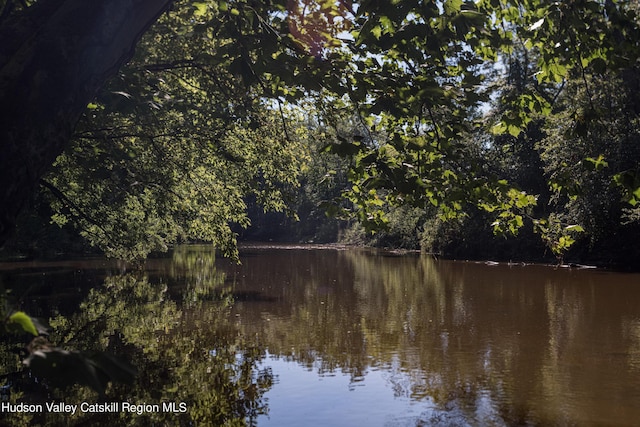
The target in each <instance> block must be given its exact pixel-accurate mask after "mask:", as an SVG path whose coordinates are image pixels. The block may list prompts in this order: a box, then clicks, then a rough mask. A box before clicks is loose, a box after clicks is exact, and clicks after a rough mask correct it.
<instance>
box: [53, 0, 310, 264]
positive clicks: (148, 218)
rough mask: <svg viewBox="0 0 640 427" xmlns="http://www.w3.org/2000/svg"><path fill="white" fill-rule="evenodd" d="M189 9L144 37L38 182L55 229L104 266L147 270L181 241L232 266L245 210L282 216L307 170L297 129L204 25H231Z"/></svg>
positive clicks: (217, 32)
mask: <svg viewBox="0 0 640 427" xmlns="http://www.w3.org/2000/svg"><path fill="white" fill-rule="evenodd" d="M187 5H188V3H183V4H182V6H181V7H177V8H176V10H175V11H174V12H172V13H169V14H168V15H166V16H164V17H163V18H162V19H161V21H160V22H159V23H158V24H157V25H156V26H155V27H154V29H153V30H152V31H151V32H149V33H148V34H146V36H145V38H144V39H143V40H142V41H141V43H140V46H139V49H138V54H137V56H136V57H135V58H134V59H133V60H132V61H131V62H130V63H129V64H128V65H127V67H125V68H124V69H123V70H121V72H120V74H119V76H118V78H117V79H114V80H112V81H111V82H110V83H109V85H108V86H107V87H106V88H105V89H104V90H103V91H102V92H101V93H100V94H99V96H98V97H97V99H96V100H95V101H94V102H93V103H92V104H90V105H89V107H88V111H87V114H86V116H85V118H84V119H83V120H82V122H81V123H80V124H79V127H78V129H77V130H76V136H75V138H74V141H73V143H72V146H71V147H70V148H69V149H68V150H67V151H65V153H64V154H63V155H62V156H60V157H59V158H58V159H57V160H56V163H55V164H54V169H53V171H52V173H51V174H50V175H49V176H48V177H47V178H46V181H45V182H44V186H45V187H46V188H45V190H47V191H49V195H50V196H52V197H51V198H52V199H53V201H52V206H53V207H54V209H55V214H54V215H53V220H54V221H55V222H56V223H57V224H59V225H61V226H62V225H65V224H67V223H68V222H70V221H73V222H74V224H75V225H76V226H78V227H79V228H80V230H81V233H82V235H83V236H84V237H85V238H86V239H87V240H88V241H89V242H90V243H91V244H92V245H94V246H99V247H100V248H101V249H102V250H103V251H105V253H106V254H107V255H109V256H113V257H118V258H122V259H139V258H144V257H146V255H147V254H148V253H150V252H151V251H166V250H167V247H168V246H169V245H171V244H173V243H175V242H178V241H184V240H187V239H189V240H201V241H213V242H216V244H217V245H218V246H219V247H221V248H222V249H223V250H224V251H225V253H227V254H230V255H235V254H236V249H235V236H234V233H233V232H232V229H231V224H233V223H235V224H238V225H239V226H241V227H247V226H248V225H249V218H248V217H247V214H246V198H247V197H249V196H251V197H254V198H255V199H256V200H257V202H258V204H259V205H260V206H262V207H263V208H264V209H265V210H267V209H268V210H275V211H283V210H286V209H287V207H286V204H285V202H286V200H287V198H288V197H289V195H288V194H287V192H288V191H290V189H292V188H295V186H296V185H297V174H298V173H299V170H300V168H301V167H302V165H303V164H304V162H305V156H304V152H303V150H302V148H301V146H300V141H299V135H298V129H297V124H296V122H295V118H294V117H286V118H285V117H284V116H281V114H280V112H278V110H277V109H276V108H275V107H274V106H273V105H272V104H269V103H268V102H267V101H264V100H263V99H262V96H263V92H264V90H263V89H261V88H259V87H257V86H255V85H249V84H247V83H245V82H244V81H243V76H242V73H241V72H240V71H238V70H235V69H234V63H235V62H236V61H238V60H239V59H241V55H240V54H239V53H237V54H234V53H233V52H232V51H231V50H230V48H231V45H232V41H231V40H230V39H229V37H230V36H231V35H230V34H226V33H224V32H222V30H221V29H219V28H211V27H210V26H207V25H204V24H203V20H204V19H205V18H206V19H210V20H220V21H221V22H225V20H230V19H232V18H231V17H230V16H229V15H228V14H224V13H222V12H220V11H218V12H216V11H213V10H208V9H207V10H208V12H207V13H206V14H203V13H200V12H199V11H200V10H201V9H196V11H195V12H194V11H193V10H191V9H190V8H189V7H187ZM194 14H195V15H194ZM234 70H235V71H234ZM283 120H286V123H284V122H283ZM283 126H286V127H287V128H286V129H284V131H283Z"/></svg>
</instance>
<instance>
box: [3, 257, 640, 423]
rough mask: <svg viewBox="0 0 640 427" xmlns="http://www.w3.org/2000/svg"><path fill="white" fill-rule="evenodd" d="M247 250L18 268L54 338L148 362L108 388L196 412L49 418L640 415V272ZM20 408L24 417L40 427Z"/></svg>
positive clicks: (51, 418)
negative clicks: (132, 265)
mask: <svg viewBox="0 0 640 427" xmlns="http://www.w3.org/2000/svg"><path fill="white" fill-rule="evenodd" d="M241 259H242V265H235V264H233V263H231V262H227V261H224V260H220V259H218V260H216V259H215V254H214V252H213V251H212V250H211V248H207V247H191V246H190V247H182V248H178V249H177V250H176V251H175V252H174V253H173V257H172V258H170V259H155V260H150V261H149V262H148V264H147V270H146V271H145V272H131V271H128V270H127V268H126V266H122V265H116V266H114V265H107V264H104V261H100V262H97V261H94V262H93V263H92V264H89V265H81V264H78V263H77V262H75V263H74V264H73V267H71V268H69V265H70V264H68V263H67V264H64V265H59V264H58V265H46V266H44V268H46V269H47V271H49V272H50V271H53V270H55V274H49V273H47V274H46V275H44V277H43V275H42V274H38V272H39V271H38V266H36V265H34V266H31V267H30V270H28V271H22V273H21V272H19V271H15V270H12V271H11V273H7V274H5V275H4V279H3V282H4V283H5V284H6V285H7V286H14V287H16V285H21V286H22V287H23V288H28V287H30V283H31V281H34V282H37V284H39V285H42V284H43V283H44V284H45V285H46V286H45V288H44V289H42V288H41V290H40V291H39V293H38V292H35V291H34V292H31V293H30V294H29V295H30V296H29V297H27V298H23V300H22V301H23V304H24V305H23V306H22V307H21V308H22V309H25V310H26V311H29V312H32V310H34V309H40V310H42V311H43V312H44V309H43V308H42V302H43V301H48V300H49V299H51V301H54V304H53V305H52V306H51V307H50V308H51V310H52V313H53V314H52V317H53V319H52V324H53V325H54V326H56V330H57V331H58V332H57V334H56V335H54V336H53V337H52V339H53V340H55V341H56V342H58V343H66V345H69V346H72V347H74V348H77V349H90V348H98V349H102V350H109V351H111V352H113V353H116V354H122V355H126V356H127V357H129V358H130V360H132V362H133V363H134V364H135V365H136V366H138V367H139V369H140V371H141V373H140V375H139V378H138V382H137V384H136V385H135V387H134V388H133V389H131V388H128V387H126V386H122V385H116V386H112V387H111V388H110V389H109V390H108V396H107V398H108V399H111V400H128V401H133V402H140V403H143V402H151V403H156V402H160V401H170V402H187V403H188V412H186V413H179V414H164V413H151V414H143V415H137V414H130V413H127V414H125V413H118V414H106V415H105V414H100V415H99V416H94V415H91V414H84V415H82V416H77V417H75V418H74V417H69V416H64V415H59V416H57V415H55V414H53V415H52V414H48V415H47V417H46V418H47V419H46V420H45V421H48V422H49V423H50V424H52V425H57V424H65V423H68V424H69V425H74V424H82V423H91V424H92V425H93V424H96V423H98V424H99V423H102V424H103V425H107V424H113V425H153V424H154V423H155V425H254V424H257V425H259V426H261V427H263V426H270V425H274V426H292V425H301V424H304V425H331V426H341V425H344V426H352V425H367V426H375V425H381V426H382V425H385V426H418V425H420V426H427V425H428V426H432V425H435V426H466V425H469V426H475V425H483V426H484V425H487V426H503V425H504V426H507V425H508V426H512V425H581V426H583V425H586V426H589V425H594V426H595V425H614V426H625V425H634V424H636V420H638V419H640V407H638V405H637V402H638V399H639V398H640V375H638V373H640V303H639V301H640V281H639V277H640V276H638V275H630V274H614V273H604V272H598V271H590V270H569V269H553V268H549V267H543V266H507V265H497V266H489V265H484V264H474V263H463V262H447V261H435V260H433V259H432V258H430V257H428V256H420V255H416V254H406V255H398V254H393V253H382V252H375V251H367V250H330V249H323V250H316V249H310V248H306V247H298V248H288V249H287V248H277V247H270V248H261V247H249V248H244V249H243V250H242V251H241ZM100 263H102V264H100ZM0 269H1V267H0ZM52 269H53V270H52ZM23 273H24V274H23ZM90 277H91V279H89V278H90ZM47 286H48V287H47ZM53 287H55V292H54V291H53V290H51V289H50V288H53ZM16 288H17V287H16ZM58 294H59V295H63V296H62V297H60V296H57V295H58ZM78 304H79V305H78ZM78 306H79V307H80V309H79V310H78ZM0 356H1V357H2V360H3V361H5V362H6V361H7V360H9V359H8V358H9V356H7V353H4V352H0ZM9 362H10V360H9ZM9 362H6V363H5V366H8V364H10V363H9ZM14 362H15V359H14ZM47 392H48V393H50V392H49V391H47ZM53 393H54V394H53V395H49V396H45V397H42V396H41V398H47V399H54V398H55V399H62V397H64V399H65V400H66V401H71V402H78V401H84V400H88V401H95V400H96V399H97V397H96V396H95V395H94V394H93V393H92V392H90V391H87V390H86V389H81V388H75V389H73V390H71V391H67V392H65V394H64V395H62V394H57V395H56V394H55V393H58V392H53ZM18 397H19V396H16V395H13V396H12V399H14V400H15V399H17V398H18ZM18 418H20V417H18V416H14V418H13V419H11V423H13V425H29V422H35V421H39V420H38V419H37V417H34V416H32V417H31V418H29V417H27V416H22V419H18ZM21 423H22V424H21Z"/></svg>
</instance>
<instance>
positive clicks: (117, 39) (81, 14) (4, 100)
mask: <svg viewBox="0 0 640 427" xmlns="http://www.w3.org/2000/svg"><path fill="white" fill-rule="evenodd" d="M171 3H172V0H40V1H39V2H37V3H36V5H35V6H32V7H30V8H29V9H27V10H26V11H24V12H23V13H22V14H20V15H19V16H10V17H8V18H5V19H4V20H3V22H0V246H2V245H3V244H4V243H5V242H6V240H7V238H8V237H9V236H10V235H11V233H12V232H13V230H14V227H15V222H16V219H17V217H18V215H19V213H20V211H21V209H22V208H23V207H24V206H25V204H26V203H27V202H28V201H29V200H30V199H31V197H32V195H33V194H34V192H35V190H36V188H37V185H38V181H39V180H40V178H41V177H42V175H43V174H44V173H45V172H46V170H47V168H48V167H49V166H51V164H52V163H53V161H54V160H55V159H56V157H57V156H58V155H59V154H60V153H61V152H62V151H63V149H64V148H65V146H66V145H67V143H68V142H69V139H70V137H71V135H72V132H73V128H74V126H75V124H76V122H77V121H78V119H79V118H80V116H81V115H82V113H83V112H84V111H85V110H86V106H87V104H88V103H90V102H91V101H92V99H93V98H94V97H95V95H96V92H97V91H98V89H99V88H100V87H101V86H102V85H103V84H104V83H105V81H106V80H107V79H109V78H110V77H111V76H113V75H114V74H116V72H117V71H118V69H119V68H120V67H121V66H122V65H123V64H124V63H125V62H126V61H128V60H129V59H130V58H131V56H132V55H133V51H134V49H135V45H136V43H137V42H138V40H139V39H140V37H141V36H142V34H143V33H144V32H145V31H146V30H147V29H148V28H149V27H150V26H151V25H152V24H153V23H154V22H155V21H156V20H157V19H158V17H159V16H160V15H161V14H162V13H163V12H164V11H165V10H166V9H167V8H168V7H169V6H170V4H171Z"/></svg>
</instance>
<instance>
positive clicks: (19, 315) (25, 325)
mask: <svg viewBox="0 0 640 427" xmlns="http://www.w3.org/2000/svg"><path fill="white" fill-rule="evenodd" d="M9 324H15V325H19V326H20V327H21V328H22V330H23V331H25V332H28V333H30V334H31V335H35V336H37V335H38V331H37V330H36V327H35V325H34V324H33V321H32V320H31V317H29V316H27V314H26V313H24V312H23V311H16V312H15V313H13V314H12V315H11V316H10V317H9Z"/></svg>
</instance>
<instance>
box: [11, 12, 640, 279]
mask: <svg viewBox="0 0 640 427" xmlns="http://www.w3.org/2000/svg"><path fill="white" fill-rule="evenodd" d="M103 3H104V5H103V6H100V7H93V6H86V5H82V2H81V1H78V0H39V1H26V2H16V1H11V0H5V1H2V2H0V10H1V12H0V34H2V36H1V37H2V39H3V40H6V43H3V46H2V48H0V67H1V68H0V77H1V78H0V82H1V83H0V93H1V94H2V99H3V101H2V116H3V120H2V123H1V124H0V133H1V135H2V138H1V141H2V142H1V143H2V151H3V156H2V160H1V162H2V163H1V164H0V169H1V170H2V174H1V175H0V180H1V181H2V187H3V188H4V190H3V192H2V199H1V200H0V206H2V207H1V208H0V209H1V210H2V212H0V213H1V215H0V217H1V218H2V221H1V222H2V224H1V227H0V231H1V233H0V234H1V236H2V241H0V243H3V244H4V250H3V254H4V255H5V256H9V255H10V254H14V253H21V254H26V255H38V254H43V253H45V254H46V253H49V254H52V253H58V252H63V251H66V252H69V251H84V250H87V249H88V248H94V250H99V251H102V252H104V253H105V254H106V255H108V256H110V257H116V258H121V259H127V260H140V259H144V258H145V257H146V256H147V255H149V254H150V253H152V252H155V251H166V250H167V249H168V248H169V247H171V246H172V245H174V244H176V243H179V242H185V241H207V242H213V243H214V244H215V245H216V246H217V247H218V248H220V249H221V250H222V251H224V253H226V254H227V255H231V256H235V255H236V254H237V249H236V244H237V240H238V238H240V239H252V240H279V241H296V242H335V241H341V242H347V243H354V244H372V245H378V246H386V247H402V248H411V249H422V250H425V251H428V252H433V253H437V254H442V255H444V256H449V257H458V258H475V259H501V260H513V261H529V260H535V261H539V260H545V261H549V260H551V261H561V262H562V261H568V262H577V263H578V262H579V263H594V264H598V265H607V266H618V267H633V266H634V265H635V264H636V262H637V260H638V258H639V256H640V246H639V245H638V235H639V234H638V233H639V232H640V222H639V220H640V207H638V201H639V200H640V172H639V170H638V169H639V165H640V148H639V147H640V146H639V145H638V139H639V135H638V131H639V129H640V127H639V126H640V125H639V122H638V119H639V114H640V95H638V94H639V93H640V92H639V91H638V88H639V86H640V78H639V77H638V58H639V57H640V51H639V50H638V49H639V42H640V28H639V19H638V15H637V13H638V6H637V4H636V3H635V2H628V1H622V0H620V1H611V0H606V1H595V0H572V1H566V2H555V3H549V2H544V1H536V0H520V1H509V0H481V1H463V0H445V1H442V2H431V1H424V2H423V1H389V2H385V1H382V2H380V1H362V2H353V3H351V2H321V1H312V0H302V1H299V2H295V1H275V2H271V1H268V2H259V1H252V0H246V1H231V2H227V1H187V0H182V1H165V2H156V5H155V6H153V7H151V6H149V5H150V4H151V2H150V1H139V2H136V4H135V5H133V4H130V5H123V4H120V3H121V2H118V1H115V0H111V1H105V2H103ZM128 8H130V9H128ZM130 21H131V22H130ZM87 23H90V24H87ZM124 27H126V28H127V31H123V30H122V29H121V28H124ZM116 35H117V37H116ZM107 41H108V42H107ZM134 48H135V52H134ZM109 61H110V62H109Z"/></svg>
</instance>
